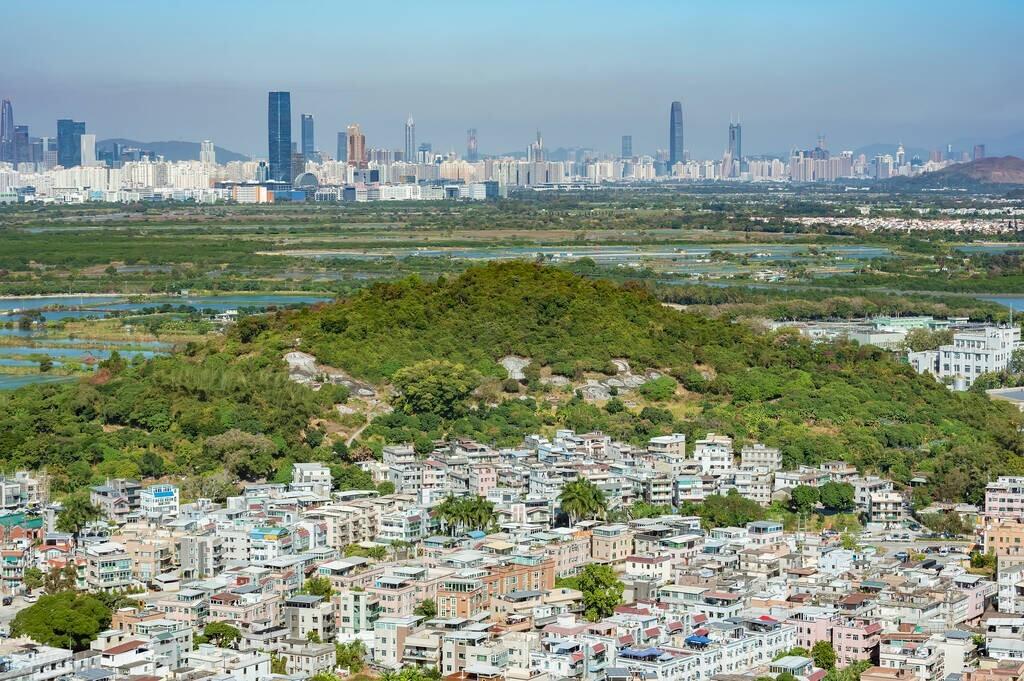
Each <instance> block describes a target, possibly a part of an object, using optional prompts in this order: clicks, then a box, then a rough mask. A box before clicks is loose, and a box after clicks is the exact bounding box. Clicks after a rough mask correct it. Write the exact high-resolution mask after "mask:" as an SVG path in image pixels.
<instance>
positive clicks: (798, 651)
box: [772, 646, 811, 660]
mask: <svg viewBox="0 0 1024 681" xmlns="http://www.w3.org/2000/svg"><path fill="white" fill-rule="evenodd" d="M791 656H792V657H810V656H811V651H809V650H807V648H804V647H803V646H795V647H793V648H790V649H789V650H783V651H782V652H781V653H779V654H778V655H776V656H775V657H773V658H772V660H781V659H782V658H784V657H791Z"/></svg>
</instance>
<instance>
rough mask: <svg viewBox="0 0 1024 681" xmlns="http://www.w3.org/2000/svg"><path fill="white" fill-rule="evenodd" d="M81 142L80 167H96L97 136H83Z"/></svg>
mask: <svg viewBox="0 0 1024 681" xmlns="http://www.w3.org/2000/svg"><path fill="white" fill-rule="evenodd" d="M79 142H80V144H81V145H82V150H81V152H80V155H79V165H83V166H94V165H96V135H81V136H80V137H79Z"/></svg>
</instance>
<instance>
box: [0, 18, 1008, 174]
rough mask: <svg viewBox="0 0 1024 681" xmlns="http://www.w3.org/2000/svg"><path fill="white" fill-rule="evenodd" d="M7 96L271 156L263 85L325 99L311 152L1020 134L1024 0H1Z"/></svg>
mask: <svg viewBox="0 0 1024 681" xmlns="http://www.w3.org/2000/svg"><path fill="white" fill-rule="evenodd" d="M5 5H6V6H5V7H4V10H3V16H4V23H5V28H4V31H3V34H4V35H3V38H2V39H0V64H2V65H3V68H2V69H0V96H2V97H9V98H10V99H11V100H12V101H13V103H14V109H15V117H16V118H17V119H18V121H19V122H20V123H28V124H29V125H30V126H31V129H32V132H33V134H53V131H54V128H55V123H54V121H55V120H56V119H57V118H59V117H72V118H75V119H77V120H85V121H86V122H87V125H88V128H89V130H90V132H95V133H97V134H98V135H99V136H100V137H101V138H103V137H112V136H118V137H129V138H134V139H142V140H147V141H148V140H157V139H189V140H198V139H203V138H210V139H213V140H214V141H215V142H216V143H217V144H219V145H221V146H225V147H228V148H230V149H234V150H236V151H239V152H242V153H252V154H256V155H265V154H266V133H265V127H266V92H267V91H268V90H271V89H287V90H290V91H291V92H292V107H293V111H292V113H293V119H294V121H293V122H294V123H295V127H296V130H297V120H298V114H299V113H303V112H309V113H313V114H314V116H315V117H316V121H317V142H318V146H320V147H321V148H323V149H326V150H333V147H334V136H335V132H336V131H337V130H341V129H344V126H345V125H347V124H349V123H351V122H359V123H361V124H362V126H363V129H364V131H365V132H366V134H367V138H368V144H369V145H370V146H387V147H398V146H400V145H401V143H402V125H403V123H404V120H405V118H406V116H407V115H408V114H410V113H411V114H412V115H413V116H414V117H415V118H416V121H417V137H418V139H419V140H420V141H430V142H432V143H433V144H434V148H435V149H440V150H446V149H448V148H455V149H458V150H460V151H461V150H462V149H463V147H464V143H465V130H466V128H469V127H476V128H477V129H478V130H479V139H480V148H481V150H482V151H484V152H487V153H494V152H500V151H508V150H512V149H522V148H525V146H526V145H527V143H528V142H529V141H530V140H531V138H532V136H533V134H534V131H535V130H536V129H538V128H539V129H540V130H542V131H543V133H544V137H545V142H546V144H547V145H548V146H550V147H557V146H576V145H578V146H591V147H594V148H597V149H602V150H608V151H611V150H614V149H617V148H618V144H619V137H620V136H621V135H623V134H632V135H633V147H634V149H635V150H637V151H638V152H652V151H653V150H654V149H656V148H664V147H665V146H666V145H667V121H668V107H669V102H670V101H671V100H673V99H680V100H682V102H683V106H684V111H685V116H686V146H687V148H689V149H690V150H691V151H692V152H693V153H694V154H695V155H697V156H718V155H720V154H721V152H722V149H723V148H724V146H725V142H726V129H727V125H728V122H729V118H730V116H739V118H740V120H741V121H742V122H743V125H744V131H743V133H744V134H743V140H744V146H745V151H746V152H747V153H749V154H756V153H768V152H784V151H787V150H788V149H790V148H792V147H794V146H809V145H813V141H814V139H815V137H816V135H817V134H818V133H819V132H822V133H824V134H825V135H826V136H827V139H828V140H829V146H830V147H831V148H833V149H839V148H854V147H857V146H860V145H863V144H869V143H874V142H895V141H896V140H902V141H904V143H906V144H909V145H914V146H923V147H932V146H936V145H940V144H943V143H945V142H947V141H952V140H965V141H968V140H973V141H980V142H987V143H989V144H990V145H991V144H993V143H994V142H996V141H997V140H999V139H1000V138H1003V137H1005V136H1007V135H1011V134H1015V133H1020V132H1021V131H1024V116H1022V111H1024V87H1022V85H1024V77H1022V73H1024V68H1022V67H1024V52H1022V51H1021V49H1020V42H1019V41H1020V27H1021V26H1024V3H1021V2H1011V1H1009V0H1007V1H1005V2H999V1H980V2H970V3H965V2H944V1H934V0H933V1H930V2H920V1H914V0H904V1H893V0H890V1H889V2H880V1H875V0H864V1H861V2H856V3H854V2H805V1H801V0H792V1H789V2H753V1H751V2H747V1H744V0H732V1H722V2H706V3H703V2H702V3H689V2H682V1H676V2H661V1H648V2H644V1H638V0H634V1H633V2H606V1H603V0H590V1H589V2H569V1H564V0H563V1H558V0H549V1H548V2H533V1H530V0H523V1H519V2H495V1H492V2H486V1H485V2H480V1H479V0H477V1H476V2H464V1H462V0H446V1H445V2H422V1H421V2H406V1H403V0H393V1H392V2H387V3H383V2H381V3H369V2H326V1H325V2H305V1H297V2H270V1H260V0H246V1H242V0H220V1H217V0H207V1H205V2H194V1H192V0H179V1H178V2H159V1H156V0H149V1H146V2H137V1H136V2H126V1H120V0H117V1H104V0H93V1H92V2H86V3H83V2H72V1H70V0H60V1H50V2H47V1H45V0H43V1H39V2H32V3H24V2H20V3H13V2H12V3H5Z"/></svg>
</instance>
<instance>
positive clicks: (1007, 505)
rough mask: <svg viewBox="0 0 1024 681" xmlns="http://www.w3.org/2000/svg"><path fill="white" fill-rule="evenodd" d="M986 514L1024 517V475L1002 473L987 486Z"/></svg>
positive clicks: (995, 516)
mask: <svg viewBox="0 0 1024 681" xmlns="http://www.w3.org/2000/svg"><path fill="white" fill-rule="evenodd" d="M985 515H986V516H989V517H993V518H1022V517H1024V477H1014V476H1009V475H1001V476H999V478H998V479H996V480H995V481H994V482H990V483H988V484H987V485H986V486H985Z"/></svg>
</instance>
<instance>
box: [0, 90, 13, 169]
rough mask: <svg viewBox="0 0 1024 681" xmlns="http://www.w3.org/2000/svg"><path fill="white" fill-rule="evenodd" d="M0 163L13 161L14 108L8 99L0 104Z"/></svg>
mask: <svg viewBox="0 0 1024 681" xmlns="http://www.w3.org/2000/svg"><path fill="white" fill-rule="evenodd" d="M0 161H8V162H12V161H14V107H12V106H11V100H9V99H5V100H4V101H3V103H0Z"/></svg>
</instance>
